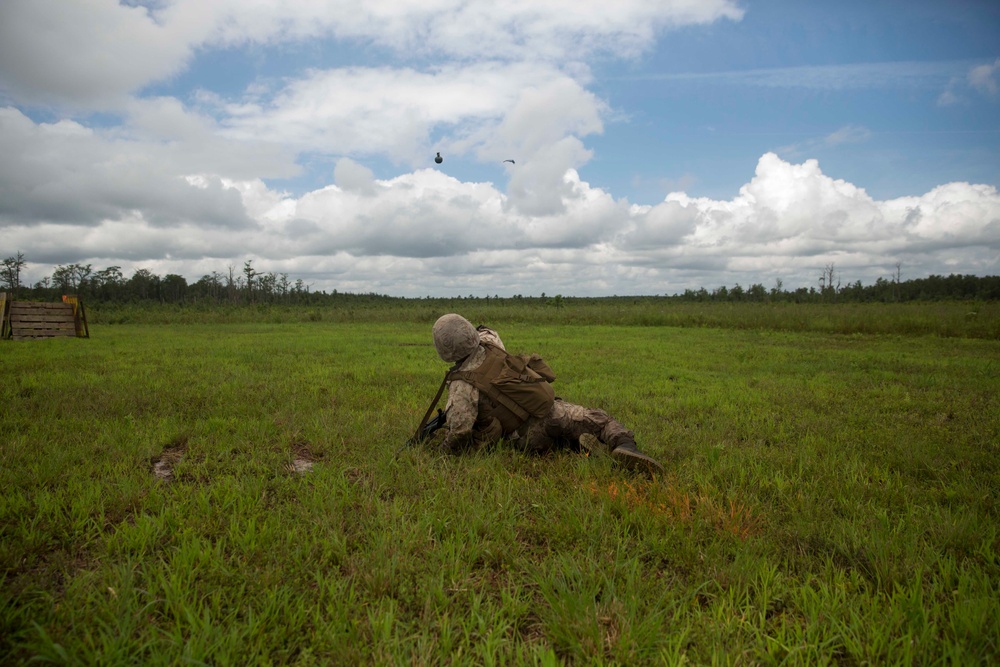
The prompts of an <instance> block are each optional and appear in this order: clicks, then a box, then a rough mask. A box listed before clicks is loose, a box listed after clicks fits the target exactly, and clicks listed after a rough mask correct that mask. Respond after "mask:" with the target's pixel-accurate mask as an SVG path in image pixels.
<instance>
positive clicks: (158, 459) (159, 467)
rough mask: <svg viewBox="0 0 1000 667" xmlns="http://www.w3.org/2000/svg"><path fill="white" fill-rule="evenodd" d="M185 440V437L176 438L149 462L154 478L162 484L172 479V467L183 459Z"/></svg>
mask: <svg viewBox="0 0 1000 667" xmlns="http://www.w3.org/2000/svg"><path fill="white" fill-rule="evenodd" d="M187 440H188V439H187V436H181V437H180V438H177V439H176V440H174V441H173V442H171V443H170V444H168V445H167V446H166V447H164V448H163V452H161V453H160V455H159V456H154V457H153V458H152V459H151V460H150V464H151V466H152V470H153V476H154V477H156V478H157V479H159V480H161V481H164V482H169V481H172V480H173V479H174V466H176V465H177V462H178V461H180V460H181V459H182V458H184V452H185V451H186V450H187Z"/></svg>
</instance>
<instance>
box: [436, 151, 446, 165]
mask: <svg viewBox="0 0 1000 667" xmlns="http://www.w3.org/2000/svg"><path fill="white" fill-rule="evenodd" d="M434 161H435V162H437V163H438V164H441V163H442V162H444V158H443V157H441V154H440V153H438V154H437V156H436V157H435V158H434Z"/></svg>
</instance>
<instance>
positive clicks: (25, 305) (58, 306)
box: [10, 301, 73, 310]
mask: <svg viewBox="0 0 1000 667" xmlns="http://www.w3.org/2000/svg"><path fill="white" fill-rule="evenodd" d="M10 306H11V308H15V309H16V308H22V309H25V310H49V309H51V310H66V309H67V308H68V309H70V310H72V309H73V304H71V303H60V302H58V301H11V302H10Z"/></svg>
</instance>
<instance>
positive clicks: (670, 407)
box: [0, 307, 1000, 665]
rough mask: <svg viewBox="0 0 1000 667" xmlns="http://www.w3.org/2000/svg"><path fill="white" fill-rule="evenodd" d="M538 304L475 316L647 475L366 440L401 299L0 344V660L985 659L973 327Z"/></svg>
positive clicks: (978, 360) (399, 341)
mask: <svg viewBox="0 0 1000 667" xmlns="http://www.w3.org/2000/svg"><path fill="white" fill-rule="evenodd" d="M553 310H554V309H553ZM827 312H828V314H829V317H831V318H834V319H835V318H844V317H852V315H850V313H849V312H848V313H847V314H844V313H841V312H840V311H836V310H833V309H830V310H828V311H827ZM845 312H846V311H845ZM868 312H869V314H870V315H871V314H873V313H876V312H878V311H877V310H871V311H868ZM911 312H913V313H914V315H913V319H915V320H916V319H921V318H925V317H928V316H927V315H926V314H923V313H920V312H918V311H916V310H914V311H911ZM483 315H487V316H492V315H495V314H494V313H490V312H485V313H478V312H477V313H471V314H470V317H471V318H473V319H474V320H475V321H483V320H485V318H483V317H482V316H483ZM563 315H564V316H565V323H559V322H558V321H556V320H554V319H551V320H546V321H544V322H543V323H541V324H537V323H530V322H528V321H526V320H525V319H523V318H512V320H511V321H510V322H506V321H502V320H499V319H495V318H493V317H491V318H490V319H489V321H490V323H491V324H493V325H494V326H496V327H497V328H498V329H499V330H500V333H501V335H502V336H503V338H504V341H505V342H506V343H507V346H508V348H509V349H511V350H514V351H538V352H540V353H542V354H543V355H544V357H545V358H546V360H547V361H548V362H549V363H550V364H551V365H552V367H553V368H554V369H555V370H556V372H557V374H558V375H559V380H558V381H557V383H556V387H557V391H558V393H559V394H560V395H561V396H563V397H565V398H567V399H568V400H572V401H575V402H579V403H583V404H585V405H594V406H600V407H603V408H605V409H607V410H608V411H609V412H611V413H612V414H613V415H615V416H616V417H618V418H619V419H621V420H622V421H623V422H625V423H626V424H628V425H629V426H630V427H632V428H634V429H635V431H636V435H637V438H638V440H639V442H640V445H641V446H642V448H643V449H644V450H645V451H647V452H648V453H650V454H652V455H654V456H656V457H657V458H659V459H661V460H662V461H663V462H664V464H665V465H666V468H667V471H668V472H667V474H666V476H665V477H664V478H663V479H658V480H655V481H652V482H650V481H646V480H643V479H640V478H632V477H629V476H627V475H625V474H624V473H622V472H620V471H618V470H616V469H615V468H614V467H613V466H612V463H611V461H610V460H609V458H608V457H604V456H593V457H590V458H584V457H580V456H578V455H574V454H570V453H564V454H558V455H552V456H547V457H532V456H526V455H523V454H522V453H520V452H518V451H516V450H513V449H512V448H509V447H504V446H500V447H497V448H496V449H494V450H492V451H488V452H483V453H478V454H473V455H469V456H464V457H457V458H456V457H446V456H441V455H438V454H437V453H435V452H433V451H430V450H428V449H425V448H413V449H406V450H403V451H402V452H400V453H399V455H398V456H395V455H396V453H397V451H398V450H399V448H400V446H401V445H402V443H403V441H404V440H405V439H406V438H407V437H408V436H409V435H410V434H411V432H412V430H413V429H414V428H415V426H416V423H417V421H418V420H419V418H420V416H421V415H422V414H423V411H424V409H425V408H426V405H427V402H428V401H429V400H430V398H431V397H432V396H433V392H434V391H435V390H436V388H437V385H438V383H439V382H440V378H441V376H442V374H443V372H444V370H445V368H446V365H445V364H443V363H442V362H440V361H439V360H438V359H437V357H436V355H435V353H434V348H433V346H432V345H431V342H430V339H429V333H430V332H429V328H430V327H429V324H428V323H427V322H425V321H424V320H426V319H427V318H426V317H424V315H423V314H420V313H416V314H411V315H409V316H407V317H402V316H400V317H398V318H396V319H395V320H392V321H385V322H382V321H378V318H370V319H374V320H375V321H367V322H351V321H344V322H331V321H329V320H330V319H332V318H331V317H329V316H326V315H325V314H324V316H323V317H320V318H319V320H320V321H318V322H313V323H284V324H273V323H265V324H251V323H241V324H213V325H208V324H190V325H184V326H153V325H148V324H122V325H116V326H108V325H103V324H100V323H96V324H95V323H92V324H91V334H92V338H91V339H89V340H74V339H59V340H49V341H37V342H7V341H4V342H2V343H0V363H2V364H3V375H2V378H3V382H2V386H0V399H2V407H3V420H2V424H3V425H2V429H0V485H2V489H3V492H2V493H0V577H2V578H0V586H2V596H0V663H13V664H16V663H22V662H26V661H28V660H31V659H35V660H37V661H41V662H52V663H56V664H109V665H116V664H139V663H141V664H213V665H227V664H233V665H245V664H301V665H309V664H317V665H318V664H345V665H347V664H484V665H491V664H536V665H556V664H629V665H631V664H683V663H689V664H754V663H757V664H779V663H783V664H847V665H852V664H858V665H860V664H986V663H989V662H994V661H996V660H998V659H1000V561H998V556H997V554H998V552H1000V536H998V528H997V525H998V522H997V505H996V502H997V491H998V480H1000V463H998V454H1000V342H998V341H997V340H995V339H988V338H986V339H982V338H979V339H977V338H974V337H951V338H943V337H939V336H923V335H920V336H917V335H899V334H898V333H897V334H893V333H880V334H872V333H867V334H866V333H853V334H850V335H840V334H832V333H829V332H828V331H826V330H825V329H824V328H823V327H822V326H818V327H814V328H813V330H808V329H809V327H808V326H804V327H803V329H802V330H778V331H775V330H772V329H771V328H767V327H764V328H761V327H753V326H747V327H737V328H713V327H689V328H677V327H670V326H612V325H608V324H606V323H599V324H593V323H591V324H587V323H585V321H586V315H587V314H586V313H585V312H583V313H581V312H579V311H574V309H573V308H572V307H567V308H565V309H563ZM598 319H600V318H598ZM431 321H432V319H431ZM602 321H603V320H602ZM633 323H635V322H633ZM640 324H641V323H640ZM882 326H884V325H882ZM990 326H995V323H993V324H992V325H990ZM901 333H903V334H906V333H907V330H906V329H905V327H903V328H902V330H901ZM296 458H299V459H307V460H309V461H311V462H312V463H313V467H312V469H311V470H310V471H309V472H306V473H304V474H300V473H296V472H294V471H293V470H292V469H291V464H292V463H293V461H294V460H295V459H296ZM161 459H162V460H163V461H164V462H167V463H169V464H170V465H172V479H170V480H169V481H168V480H163V479H160V478H158V477H157V476H156V475H155V474H154V464H155V463H156V462H157V461H160V460H161Z"/></svg>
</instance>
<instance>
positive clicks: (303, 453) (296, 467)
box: [286, 440, 319, 475]
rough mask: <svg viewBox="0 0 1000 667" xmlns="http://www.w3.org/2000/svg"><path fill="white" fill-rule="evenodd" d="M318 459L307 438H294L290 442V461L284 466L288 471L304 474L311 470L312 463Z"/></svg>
mask: <svg viewBox="0 0 1000 667" xmlns="http://www.w3.org/2000/svg"><path fill="white" fill-rule="evenodd" d="M317 460H319V457H318V456H316V455H315V454H314V453H313V451H312V448H311V447H310V446H309V442H308V441H307V440H296V441H295V442H293V443H292V462H291V463H289V464H288V465H287V466H286V468H287V470H288V471H289V472H292V473H295V474H297V475H304V474H305V473H307V472H309V471H310V470H312V467H313V464H314V463H315V462H316V461H317Z"/></svg>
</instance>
